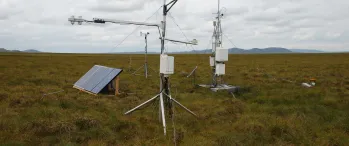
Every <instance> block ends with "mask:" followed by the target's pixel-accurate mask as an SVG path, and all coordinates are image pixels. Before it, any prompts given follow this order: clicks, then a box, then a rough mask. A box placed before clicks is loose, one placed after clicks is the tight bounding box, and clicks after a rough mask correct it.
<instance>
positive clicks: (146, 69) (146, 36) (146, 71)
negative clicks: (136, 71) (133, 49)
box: [144, 33, 148, 79]
mask: <svg viewBox="0 0 349 146" xmlns="http://www.w3.org/2000/svg"><path fill="white" fill-rule="evenodd" d="M147 55H148V33H146V34H145V57H144V58H145V61H144V62H145V64H144V73H145V78H146V79H147V78H148V58H147Z"/></svg>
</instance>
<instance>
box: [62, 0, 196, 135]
mask: <svg viewBox="0 0 349 146" xmlns="http://www.w3.org/2000/svg"><path fill="white" fill-rule="evenodd" d="M177 1H178V0H172V1H171V2H169V3H167V4H166V0H164V5H163V21H162V22H161V24H156V23H145V22H134V21H122V20H111V19H102V18H94V19H93V20H92V21H90V20H85V19H82V17H81V16H79V17H78V18H75V17H74V16H72V17H70V18H69V19H68V21H70V22H71V23H72V24H74V23H75V22H76V23H78V24H79V25H81V24H82V23H83V22H87V23H102V24H104V23H106V22H108V23H115V24H123V25H143V26H150V27H157V28H158V29H159V30H161V32H160V40H161V53H160V92H159V94H157V95H156V96H154V97H153V98H151V99H149V100H148V101H146V102H144V103H142V104H140V105H139V106H137V107H135V108H133V109H131V110H130V111H128V112H126V113H125V115H128V114H131V113H132V112H134V111H136V110H138V109H140V108H141V107H143V106H145V105H147V104H149V103H151V102H154V101H155V100H156V99H157V98H158V97H159V102H160V103H159V104H160V106H159V119H160V121H161V122H162V125H163V128H164V135H166V119H165V107H166V108H167V110H168V111H169V116H172V114H173V113H172V109H173V103H175V104H177V105H178V106H180V107H182V108H183V109H184V110H186V111H187V112H189V113H190V114H192V115H194V116H196V114H195V113H194V112H192V111H190V110H189V109H188V108H186V107H185V106H183V105H182V104H181V103H179V102H178V101H177V100H175V99H174V98H172V96H171V93H170V77H169V76H170V75H171V74H173V73H174V57H173V56H167V54H166V52H165V41H172V42H177V43H183V44H191V45H197V41H196V39H194V40H193V41H190V42H184V41H177V40H172V39H168V38H166V16H167V13H168V12H169V11H170V10H171V8H172V7H173V6H174V5H175V4H176V3H177ZM196 117H197V116H196Z"/></svg>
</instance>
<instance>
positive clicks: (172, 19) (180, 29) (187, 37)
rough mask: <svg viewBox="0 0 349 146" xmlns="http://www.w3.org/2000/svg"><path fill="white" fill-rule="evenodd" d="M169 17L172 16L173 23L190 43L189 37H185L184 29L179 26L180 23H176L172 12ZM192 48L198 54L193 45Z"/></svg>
mask: <svg viewBox="0 0 349 146" xmlns="http://www.w3.org/2000/svg"><path fill="white" fill-rule="evenodd" d="M169 16H170V18H172V21H173V23H175V24H176V26H177V27H178V28H179V30H180V31H181V33H182V35H183V36H184V37H185V38H186V39H187V41H188V42H189V39H188V37H187V36H186V35H185V33H184V32H183V30H182V28H181V27H180V26H179V25H178V23H176V20H175V18H174V17H173V16H172V14H171V12H169ZM190 46H191V48H192V50H193V51H194V52H195V53H196V54H197V52H196V50H195V49H194V47H193V45H190Z"/></svg>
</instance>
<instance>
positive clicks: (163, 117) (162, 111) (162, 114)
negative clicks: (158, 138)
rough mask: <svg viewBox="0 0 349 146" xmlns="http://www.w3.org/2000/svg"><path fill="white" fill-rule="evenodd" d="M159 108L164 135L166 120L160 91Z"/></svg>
mask: <svg viewBox="0 0 349 146" xmlns="http://www.w3.org/2000/svg"><path fill="white" fill-rule="evenodd" d="M160 108H161V118H162V126H163V127H164V135H166V120H165V109H164V98H163V94H162V93H160Z"/></svg>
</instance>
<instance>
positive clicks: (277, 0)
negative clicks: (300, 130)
mask: <svg viewBox="0 0 349 146" xmlns="http://www.w3.org/2000/svg"><path fill="white" fill-rule="evenodd" d="M167 2H169V0H168V1H167ZM162 3H163V0H0V48H7V49H19V50H25V49H37V50H40V51H45V52H88V53H103V52H111V51H113V52H131V51H142V50H143V49H144V38H143V37H141V36H140V31H144V32H146V31H148V32H150V36H149V43H150V45H149V50H150V51H157V52H158V51H159V48H160V41H159V34H158V32H157V29H154V28H149V27H141V28H139V29H138V30H137V31H135V33H134V34H132V35H131V36H130V37H129V38H128V39H126V41H125V42H124V43H122V45H120V46H118V47H117V48H115V46H116V45H117V44H119V43H120V42H121V41H122V40H123V39H124V38H125V37H126V36H127V35H129V34H130V33H131V32H132V31H133V30H134V29H135V28H136V27H137V26H125V25H116V24H106V25H98V24H84V25H82V26H79V25H73V26H72V25H71V24H70V23H69V22H68V21H67V20H68V18H69V17H70V16H72V15H75V16H82V17H83V18H84V19H92V18H95V17H98V18H110V19H119V20H133V21H141V22H142V21H145V20H146V19H147V18H148V17H150V16H151V15H152V14H154V12H156V10H158V9H159V7H160V6H161V5H162ZM221 4H222V11H223V12H224V13H225V17H224V19H223V21H222V23H223V30H224V34H225V35H226V36H227V37H228V38H229V39H230V40H231V41H232V42H233V43H234V44H235V46H236V47H239V48H244V49H250V48H265V47H285V48H295V49H318V50H323V51H349V0H222V1H221ZM216 11H217V1H216V0H179V1H178V3H177V4H176V5H175V6H174V7H173V9H172V10H171V15H172V16H173V17H174V19H175V21H176V22H177V23H178V25H179V26H180V27H181V28H182V29H183V31H184V33H185V34H186V36H187V37H188V38H189V39H193V38H195V39H197V40H198V41H199V45H198V46H194V49H195V50H200V49H206V48H207V46H208V44H209V42H210V40H211V36H212V31H213V25H212V21H213V20H214V15H213V13H214V12H216ZM161 19H162V17H161V10H160V11H158V13H156V14H155V15H154V16H153V17H151V18H150V19H149V20H148V21H147V22H156V23H159V22H160V21H161ZM167 34H168V38H171V39H176V40H186V39H185V37H184V36H183V35H182V33H181V32H180V31H179V29H178V27H177V26H176V25H175V23H173V20H172V18H171V17H168V31H167ZM223 41H224V42H223V45H224V47H227V48H232V47H235V46H234V45H232V44H231V43H230V41H229V40H228V39H226V38H224V40H223ZM166 48H167V49H168V51H170V52H173V51H191V50H192V48H191V47H190V46H185V45H180V44H173V43H170V42H169V43H167V44H166Z"/></svg>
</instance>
